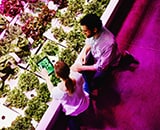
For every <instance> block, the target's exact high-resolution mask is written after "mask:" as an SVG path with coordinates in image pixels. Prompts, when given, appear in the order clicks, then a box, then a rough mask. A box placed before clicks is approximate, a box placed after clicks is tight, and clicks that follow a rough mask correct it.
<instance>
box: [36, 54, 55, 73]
mask: <svg viewBox="0 0 160 130" xmlns="http://www.w3.org/2000/svg"><path fill="white" fill-rule="evenodd" d="M37 65H38V66H39V67H40V68H45V69H46V70H47V72H48V75H50V74H52V73H53V72H54V66H53V64H52V62H51V61H50V60H49V58H48V57H44V58H42V59H41V60H40V61H39V62H38V63H37Z"/></svg>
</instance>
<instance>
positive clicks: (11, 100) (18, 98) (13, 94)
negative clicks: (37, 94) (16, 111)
mask: <svg viewBox="0 0 160 130" xmlns="http://www.w3.org/2000/svg"><path fill="white" fill-rule="evenodd" d="M27 102H28V99H27V97H26V95H25V94H24V93H23V92H22V91H21V90H19V89H17V88H14V89H13V90H12V91H10V92H9V93H8V94H7V99H6V101H5V103H7V104H9V106H11V107H16V108H22V109H23V108H24V107H25V106H26V105H27Z"/></svg>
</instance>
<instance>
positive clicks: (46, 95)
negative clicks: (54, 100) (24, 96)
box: [36, 83, 51, 103]
mask: <svg viewBox="0 0 160 130" xmlns="http://www.w3.org/2000/svg"><path fill="white" fill-rule="evenodd" d="M36 92H37V97H38V98H39V100H40V101H41V102H45V103H47V102H48V101H49V100H50V99H51V98H50V92H49V90H48V87H47V84H46V83H41V84H40V85H39V87H38V88H37V89H36Z"/></svg>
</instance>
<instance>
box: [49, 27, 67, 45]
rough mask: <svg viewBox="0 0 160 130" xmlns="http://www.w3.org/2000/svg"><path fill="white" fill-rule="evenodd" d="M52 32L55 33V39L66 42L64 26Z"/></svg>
mask: <svg viewBox="0 0 160 130" xmlns="http://www.w3.org/2000/svg"><path fill="white" fill-rule="evenodd" d="M51 32H52V33H53V36H54V38H56V39H57V40H58V41H59V42H62V41H63V40H65V38H66V36H67V34H66V32H65V31H64V29H63V28H62V26H60V27H59V28H58V27H55V28H53V29H52V31H51Z"/></svg>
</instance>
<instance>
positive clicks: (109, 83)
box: [80, 54, 139, 130]
mask: <svg viewBox="0 0 160 130" xmlns="http://www.w3.org/2000/svg"><path fill="white" fill-rule="evenodd" d="M138 65H139V62H138V61H137V60H136V59H135V58H134V57H133V56H132V55H130V54H126V55H124V56H123V57H122V58H121V60H120V63H119V65H118V66H116V67H114V68H111V69H110V71H108V72H107V73H106V77H105V78H104V79H103V80H101V81H100V82H99V86H98V88H96V89H95V90H93V91H92V94H91V99H90V106H89V108H88V109H87V111H85V112H84V113H83V114H81V115H80V117H81V121H82V122H81V123H82V130H86V129H87V130H92V129H94V130H104V129H105V126H106V125H107V126H110V127H112V128H116V126H117V124H116V120H115V115H114V108H115V107H116V106H117V105H118V104H119V103H120V101H121V96H120V93H119V92H118V91H117V82H116V79H115V75H116V74H117V73H120V72H122V71H134V70H135V69H136V68H137V67H138Z"/></svg>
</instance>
